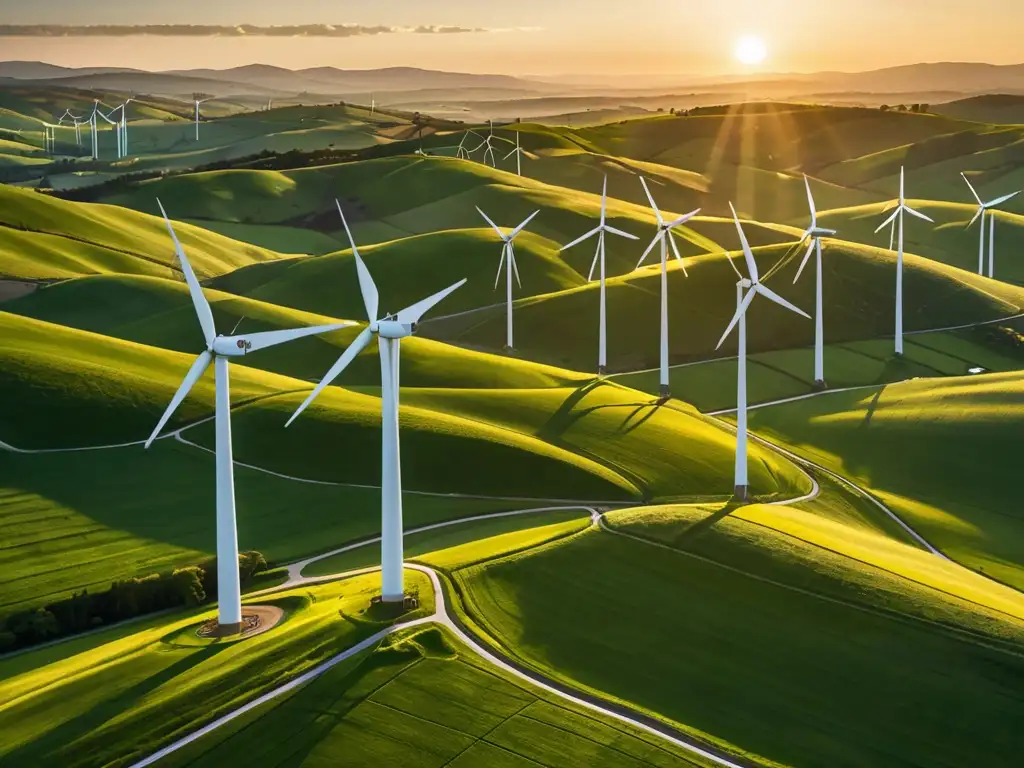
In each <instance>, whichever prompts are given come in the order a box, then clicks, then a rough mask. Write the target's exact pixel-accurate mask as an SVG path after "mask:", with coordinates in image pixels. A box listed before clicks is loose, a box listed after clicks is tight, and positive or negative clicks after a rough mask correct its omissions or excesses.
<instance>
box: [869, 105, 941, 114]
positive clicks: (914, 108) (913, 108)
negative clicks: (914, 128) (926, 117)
mask: <svg viewBox="0 0 1024 768" xmlns="http://www.w3.org/2000/svg"><path fill="white" fill-rule="evenodd" d="M930 106H931V105H929V104H898V105H896V106H895V107H892V106H889V105H888V104H883V105H882V106H880V107H879V109H880V110H882V111H883V112H891V111H892V110H896V111H897V112H917V113H924V112H927V111H928V109H929V107H930Z"/></svg>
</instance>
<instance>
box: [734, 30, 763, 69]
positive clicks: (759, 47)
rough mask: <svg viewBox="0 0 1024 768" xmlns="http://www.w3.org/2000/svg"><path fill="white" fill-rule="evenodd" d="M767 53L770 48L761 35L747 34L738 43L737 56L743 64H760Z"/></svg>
mask: <svg viewBox="0 0 1024 768" xmlns="http://www.w3.org/2000/svg"><path fill="white" fill-rule="evenodd" d="M767 55H768V49H767V48H766V47H765V44H764V40H762V39H761V38H759V37H754V36H753V35H746V36H745V37H741V38H740V39H739V42H737V43H736V58H737V60H739V61H740V62H741V63H743V64H760V63H761V62H762V61H764V57H765V56H767Z"/></svg>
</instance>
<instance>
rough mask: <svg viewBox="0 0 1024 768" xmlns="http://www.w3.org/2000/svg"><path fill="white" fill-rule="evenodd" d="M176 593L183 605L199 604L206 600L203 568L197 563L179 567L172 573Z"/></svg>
mask: <svg viewBox="0 0 1024 768" xmlns="http://www.w3.org/2000/svg"><path fill="white" fill-rule="evenodd" d="M171 581H172V582H173V584H174V589H175V593H176V594H177V596H178V598H179V599H180V600H181V602H182V604H183V605H188V606H192V605H199V604H200V603H202V602H204V601H205V600H206V591H205V590H204V589H203V569H202V568H200V567H199V566H197V565H193V566H190V567H188V568H179V569H178V570H176V571H175V572H174V573H172V574H171Z"/></svg>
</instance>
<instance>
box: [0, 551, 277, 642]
mask: <svg viewBox="0 0 1024 768" xmlns="http://www.w3.org/2000/svg"><path fill="white" fill-rule="evenodd" d="M265 570H267V561H266V559H265V558H264V557H263V555H262V554H260V553H259V552H243V553H242V554H240V555H239V556H238V573H239V576H240V578H241V582H242V585H243V586H246V585H247V584H249V583H251V582H252V580H253V578H254V577H255V576H256V575H257V574H259V573H262V572H263V571H265ZM216 596H217V561H216V559H214V560H209V561H207V562H205V563H203V564H201V565H192V566H188V567H186V568H178V569H176V570H174V571H170V572H167V573H153V574H150V575H149V576H142V577H137V578H133V579H121V580H118V581H115V582H113V583H112V584H111V585H110V589H108V590H106V591H105V592H93V593H90V592H89V590H87V589H86V590H82V591H81V592H76V593H75V594H73V595H72V596H71V597H68V598H65V599H64V600H58V601H57V602H54V603H50V604H49V605H46V606H45V607H43V608H36V609H34V610H30V611H21V612H20V613H14V614H11V615H10V616H8V617H7V619H6V620H5V621H4V622H3V624H2V625H0V652H5V651H9V650H13V649H15V648H25V647H28V646H31V645H36V644H38V643H43V642H46V641H47V640H53V639H55V638H58V637H65V636H67V635H75V634H78V633H80V632H85V631H87V630H89V629H95V628H96V627H102V626H105V625H107V624H111V623H113V622H117V621H124V620H125V619H131V618H134V617H136V616H144V615H146V614H148V613H154V612H156V611H163V610H167V609H169V608H186V607H190V606H194V605H202V604H203V603H205V602H207V601H208V600H213V599H215V598H216Z"/></svg>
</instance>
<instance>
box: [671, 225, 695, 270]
mask: <svg viewBox="0 0 1024 768" xmlns="http://www.w3.org/2000/svg"><path fill="white" fill-rule="evenodd" d="M668 241H669V243H670V244H671V245H672V253H674V254H675V256H676V259H677V260H678V261H679V266H681V267H682V268H683V274H684V275H685V276H686V277H689V276H690V273H689V272H687V271H686V264H684V263H683V257H682V256H680V255H679V248H678V247H677V246H676V236H675V235H674V234H672V230H671V229H670V230H668Z"/></svg>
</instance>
